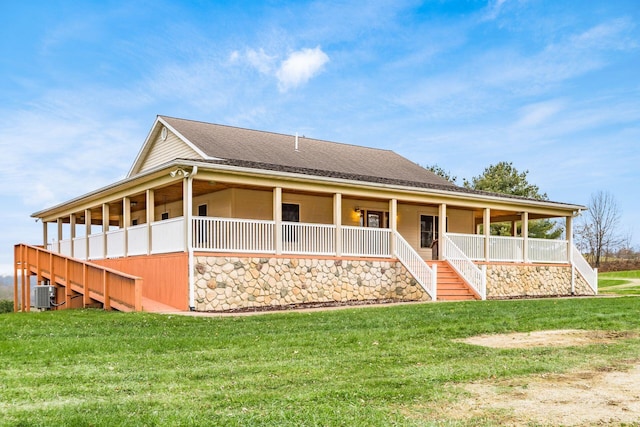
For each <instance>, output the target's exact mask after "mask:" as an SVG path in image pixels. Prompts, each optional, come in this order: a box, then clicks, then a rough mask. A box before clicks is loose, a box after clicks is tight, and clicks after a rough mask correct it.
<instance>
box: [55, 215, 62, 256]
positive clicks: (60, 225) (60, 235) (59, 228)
mask: <svg viewBox="0 0 640 427" xmlns="http://www.w3.org/2000/svg"><path fill="white" fill-rule="evenodd" d="M56 223H57V224H58V243H57V245H58V253H60V241H61V240H62V218H58V219H57V220H56Z"/></svg>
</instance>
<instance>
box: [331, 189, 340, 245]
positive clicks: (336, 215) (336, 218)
mask: <svg viewBox="0 0 640 427" xmlns="http://www.w3.org/2000/svg"><path fill="white" fill-rule="evenodd" d="M333 225H335V226H336V236H335V239H336V256H342V194H340V193H335V194H334V195H333Z"/></svg>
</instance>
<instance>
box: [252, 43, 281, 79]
mask: <svg viewBox="0 0 640 427" xmlns="http://www.w3.org/2000/svg"><path fill="white" fill-rule="evenodd" d="M246 58H247V61H248V62H249V64H251V66H252V67H254V68H255V69H256V70H258V71H260V72H261V73H262V74H269V73H271V70H273V63H274V61H275V59H276V58H275V56H270V55H267V54H266V53H265V52H264V50H263V49H262V48H261V49H260V50H253V49H249V50H247V54H246Z"/></svg>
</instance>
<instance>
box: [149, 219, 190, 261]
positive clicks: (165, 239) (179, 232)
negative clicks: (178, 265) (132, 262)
mask: <svg viewBox="0 0 640 427" xmlns="http://www.w3.org/2000/svg"><path fill="white" fill-rule="evenodd" d="M151 241H152V243H153V247H152V248H151V253H152V254H163V253H168V252H182V251H184V250H185V249H186V246H187V244H186V241H185V235H184V218H183V217H180V218H172V219H165V220H164V221H157V222H152V223H151Z"/></svg>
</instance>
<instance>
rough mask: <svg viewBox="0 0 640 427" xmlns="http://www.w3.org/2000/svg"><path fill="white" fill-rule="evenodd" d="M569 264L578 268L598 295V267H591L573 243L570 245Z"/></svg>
mask: <svg viewBox="0 0 640 427" xmlns="http://www.w3.org/2000/svg"><path fill="white" fill-rule="evenodd" d="M571 266H572V268H575V269H576V270H578V272H579V273H580V275H581V276H582V278H583V279H584V280H585V282H587V284H588V285H589V287H591V289H592V290H593V292H594V293H595V294H596V295H598V269H597V268H591V266H590V265H589V263H588V262H587V260H586V259H585V258H584V256H582V253H581V252H580V250H578V248H577V247H576V246H575V245H571Z"/></svg>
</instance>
